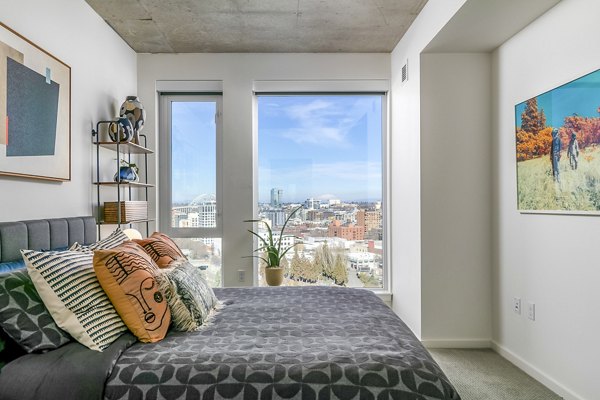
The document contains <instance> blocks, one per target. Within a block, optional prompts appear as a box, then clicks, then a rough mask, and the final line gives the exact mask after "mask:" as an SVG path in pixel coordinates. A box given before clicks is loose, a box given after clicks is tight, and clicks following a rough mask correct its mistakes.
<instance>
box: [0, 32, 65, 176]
mask: <svg viewBox="0 0 600 400" xmlns="http://www.w3.org/2000/svg"><path fill="white" fill-rule="evenodd" d="M1 175H4V176H12V177H20V178H31V179H42V180H50V181H58V182H63V181H70V180H71V67H70V66H69V65H67V64H66V63H64V62H63V61H61V60H60V59H58V58H57V57H55V56H54V55H52V54H51V53H49V52H48V51H46V50H44V49H43V48H41V47H40V46H38V45H37V44H35V43H33V42H32V41H31V40H29V39H27V38H25V37H24V36H22V35H20V34H19V33H17V32H16V31H14V30H13V29H11V28H10V27H8V26H6V25H5V24H3V23H1V22H0V176H1Z"/></svg>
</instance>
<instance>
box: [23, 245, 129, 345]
mask: <svg viewBox="0 0 600 400" xmlns="http://www.w3.org/2000/svg"><path fill="white" fill-rule="evenodd" d="M21 253H22V254H23V259H24V260H25V264H26V265H27V270H28V272H29V275H30V276H31V280H32V282H33V284H34V286H35V287H36V289H37V291H38V293H39V295H40V297H41V299H42V301H43V302H44V304H45V305H46V308H48V311H49V312H50V315H52V318H54V321H55V322H56V324H57V325H58V326H59V327H60V328H62V329H63V330H65V331H66V332H68V333H69V334H70V335H71V336H72V337H73V338H74V339H75V340H77V341H78V342H79V343H81V344H83V345H84V346H87V347H89V348H90V349H92V350H97V351H102V350H103V349H105V348H106V347H108V346H109V345H110V344H111V343H112V342H114V341H115V340H116V339H117V338H118V337H119V336H120V335H121V334H122V333H123V332H124V331H126V330H127V327H126V326H125V324H124V323H123V321H122V320H121V317H119V315H118V314H117V311H116V310H115V308H114V307H113V305H112V304H111V302H110V300H109V299H108V296H107V295H106V293H105V292H104V290H102V287H101V286H100V283H99V282H98V278H96V273H95V272H94V266H93V257H94V253H92V252H91V251H86V252H77V251H49V252H40V251H33V250H21Z"/></svg>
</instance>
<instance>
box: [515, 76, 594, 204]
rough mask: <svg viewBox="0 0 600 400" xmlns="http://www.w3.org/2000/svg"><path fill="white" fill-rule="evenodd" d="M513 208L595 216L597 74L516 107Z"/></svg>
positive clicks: (567, 84)
mask: <svg viewBox="0 0 600 400" xmlns="http://www.w3.org/2000/svg"><path fill="white" fill-rule="evenodd" d="M515 120H516V123H515V125H516V128H515V131H516V159H517V195H518V210H519V211H520V212H523V213H555V214H593V215H600V70H597V71H594V72H592V73H589V74H587V75H585V76H582V77H580V78H578V79H575V80H573V81H571V82H569V83H566V84H564V85H561V86H559V87H557V88H555V89H552V90H550V91H548V92H545V93H543V94H540V95H538V96H536V97H533V98H531V99H529V100H526V101H524V102H522V103H519V104H517V105H516V106H515Z"/></svg>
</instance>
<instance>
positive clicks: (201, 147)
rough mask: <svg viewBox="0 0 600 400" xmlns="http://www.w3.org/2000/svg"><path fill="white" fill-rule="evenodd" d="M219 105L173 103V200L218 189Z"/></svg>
mask: <svg viewBox="0 0 600 400" xmlns="http://www.w3.org/2000/svg"><path fill="white" fill-rule="evenodd" d="M216 109H217V106H216V103H215V102H214V101H204V102H200V101H194V102H184V101H177V102H173V103H172V107H171V151H172V156H171V162H172V174H173V178H172V201H173V203H188V202H190V201H191V200H193V199H194V198H196V197H197V196H199V195H201V194H215V192H216V168H217V167H216V166H217V162H216V155H217V151H216V138H217V134H216V124H215V112H216Z"/></svg>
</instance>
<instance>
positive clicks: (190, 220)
mask: <svg viewBox="0 0 600 400" xmlns="http://www.w3.org/2000/svg"><path fill="white" fill-rule="evenodd" d="M171 222H172V226H173V227H179V228H214V227H215V226H217V201H216V198H215V196H214V195H210V194H202V195H200V196H198V197H196V198H195V199H194V200H192V201H191V202H190V204H188V205H187V206H176V207H173V210H172V212H171Z"/></svg>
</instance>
